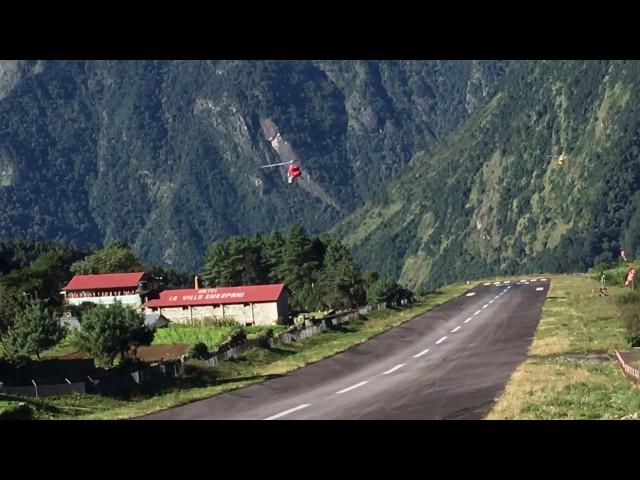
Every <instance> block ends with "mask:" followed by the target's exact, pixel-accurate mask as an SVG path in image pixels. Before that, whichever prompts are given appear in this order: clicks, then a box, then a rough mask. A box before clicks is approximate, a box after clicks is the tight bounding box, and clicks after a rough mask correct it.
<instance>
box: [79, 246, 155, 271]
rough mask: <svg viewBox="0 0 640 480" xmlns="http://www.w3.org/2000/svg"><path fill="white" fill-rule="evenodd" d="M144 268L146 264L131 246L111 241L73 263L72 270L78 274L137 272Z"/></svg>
mask: <svg viewBox="0 0 640 480" xmlns="http://www.w3.org/2000/svg"><path fill="white" fill-rule="evenodd" d="M143 269H144V266H143V265H142V263H141V262H140V260H139V259H138V257H137V256H136V254H135V253H134V252H133V250H132V249H131V247H129V246H128V245H125V244H124V243H122V242H114V243H111V244H109V245H108V246H107V247H105V248H103V249H102V250H98V251H96V252H94V253H92V254H91V255H88V256H87V257H85V258H83V259H82V260H79V261H77V262H75V263H74V264H73V265H71V271H72V272H73V273H75V274H78V275H87V274H99V273H121V272H123V273H124V272H135V271H139V270H143Z"/></svg>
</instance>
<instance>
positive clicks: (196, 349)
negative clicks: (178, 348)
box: [187, 342, 209, 360]
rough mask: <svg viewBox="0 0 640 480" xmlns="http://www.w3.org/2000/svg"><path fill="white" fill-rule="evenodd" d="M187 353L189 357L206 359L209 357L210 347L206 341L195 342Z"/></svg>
mask: <svg viewBox="0 0 640 480" xmlns="http://www.w3.org/2000/svg"><path fill="white" fill-rule="evenodd" d="M187 355H188V356H189V358H194V359H196V360H206V359H207V358H209V348H208V347H207V345H206V343H203V342H198V343H194V344H193V345H191V347H190V348H189V350H188V351H187Z"/></svg>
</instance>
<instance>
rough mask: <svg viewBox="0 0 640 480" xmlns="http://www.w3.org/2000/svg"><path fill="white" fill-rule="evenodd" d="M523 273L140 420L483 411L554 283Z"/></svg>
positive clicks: (451, 415)
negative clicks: (348, 344) (306, 360)
mask: <svg viewBox="0 0 640 480" xmlns="http://www.w3.org/2000/svg"><path fill="white" fill-rule="evenodd" d="M523 280H527V282H526V283H524V282H523ZM523 280H520V281H518V280H515V281H511V282H509V283H506V282H502V283H499V284H496V283H497V282H494V283H490V284H479V285H477V286H475V287H473V288H472V289H471V290H469V291H468V292H466V293H464V294H462V295H461V296H460V297H457V298H455V299H453V300H450V301H449V302H447V303H445V304H443V305H441V306H440V307H438V308H435V309H433V310H431V311H430V312H427V313H425V314H423V315H420V316H419V317H416V318H414V319H412V320H410V321H408V322H406V323H404V324H402V325H400V326H399V327H396V328H394V329H392V330H389V331H387V332H385V333H383V334H381V335H379V336H377V337H375V338H373V339H371V340H369V341H367V342H365V343H362V344H360V345H357V346H355V347H353V348H350V349H349V350H347V351H345V352H342V353H340V354H337V355H335V356H333V357H330V358H327V359H325V360H321V361H319V362H317V363H314V364H311V365H308V366H306V367H303V368H300V369H298V370H296V371H293V372H291V373H290V374H287V375H283V376H282V377H278V378H275V379H271V380H268V381H265V382H263V383H260V384H256V385H251V386H249V387H246V388H242V389H238V390H235V391H232V392H228V393H224V394H221V395H217V396H214V397H211V398H208V399H206V400H200V401H197V402H193V403H190V404H188V405H183V406H180V407H176V408H172V409H169V410H164V411H161V412H158V413H154V414H152V415H148V416H145V417H141V418H140V419H149V420H209V419H220V420H223V419H224V420H240V419H246V420H258V419H260V420H276V419H282V420H328V419H331V420H356V419H367V420H374V419H375V420H387V419H388V420H414V419H480V418H483V417H484V416H485V415H486V414H487V413H488V411H489V410H490V409H491V406H492V405H493V402H494V401H495V399H496V397H497V396H498V395H499V394H500V392H502V390H503V389H504V387H505V385H506V383H507V381H508V380H509V377H510V376H511V374H512V373H513V371H514V370H515V369H516V367H517V366H518V365H519V364H520V363H521V362H522V361H524V360H525V358H526V355H527V349H528V348H529V345H530V344H531V341H532V340H533V335H534V332H535V329H536V327H537V325H538V322H539V320H540V313H541V310H542V305H543V304H544V301H545V298H546V295H547V291H548V289H549V285H550V284H549V281H548V279H543V278H528V279H527V278H525V277H523Z"/></svg>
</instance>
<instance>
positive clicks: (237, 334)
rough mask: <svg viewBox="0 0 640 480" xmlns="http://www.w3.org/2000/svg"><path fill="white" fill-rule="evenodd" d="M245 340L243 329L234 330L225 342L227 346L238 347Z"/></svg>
mask: <svg viewBox="0 0 640 480" xmlns="http://www.w3.org/2000/svg"><path fill="white" fill-rule="evenodd" d="M246 340H247V332H245V330H244V328H236V329H234V330H233V331H232V332H231V333H230V334H229V337H228V339H227V341H226V342H225V343H226V344H228V345H231V346H235V345H239V344H241V343H243V342H245V341H246Z"/></svg>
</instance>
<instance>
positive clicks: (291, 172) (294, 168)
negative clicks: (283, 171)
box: [260, 160, 302, 183]
mask: <svg viewBox="0 0 640 480" xmlns="http://www.w3.org/2000/svg"><path fill="white" fill-rule="evenodd" d="M282 165H289V168H288V169H287V182H288V183H293V180H294V179H296V178H298V177H299V176H300V175H302V171H301V170H300V167H299V166H298V165H296V164H295V163H294V161H293V160H291V161H290V162H282V163H273V164H271V165H263V166H262V167H260V168H271V167H280V166H282Z"/></svg>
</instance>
